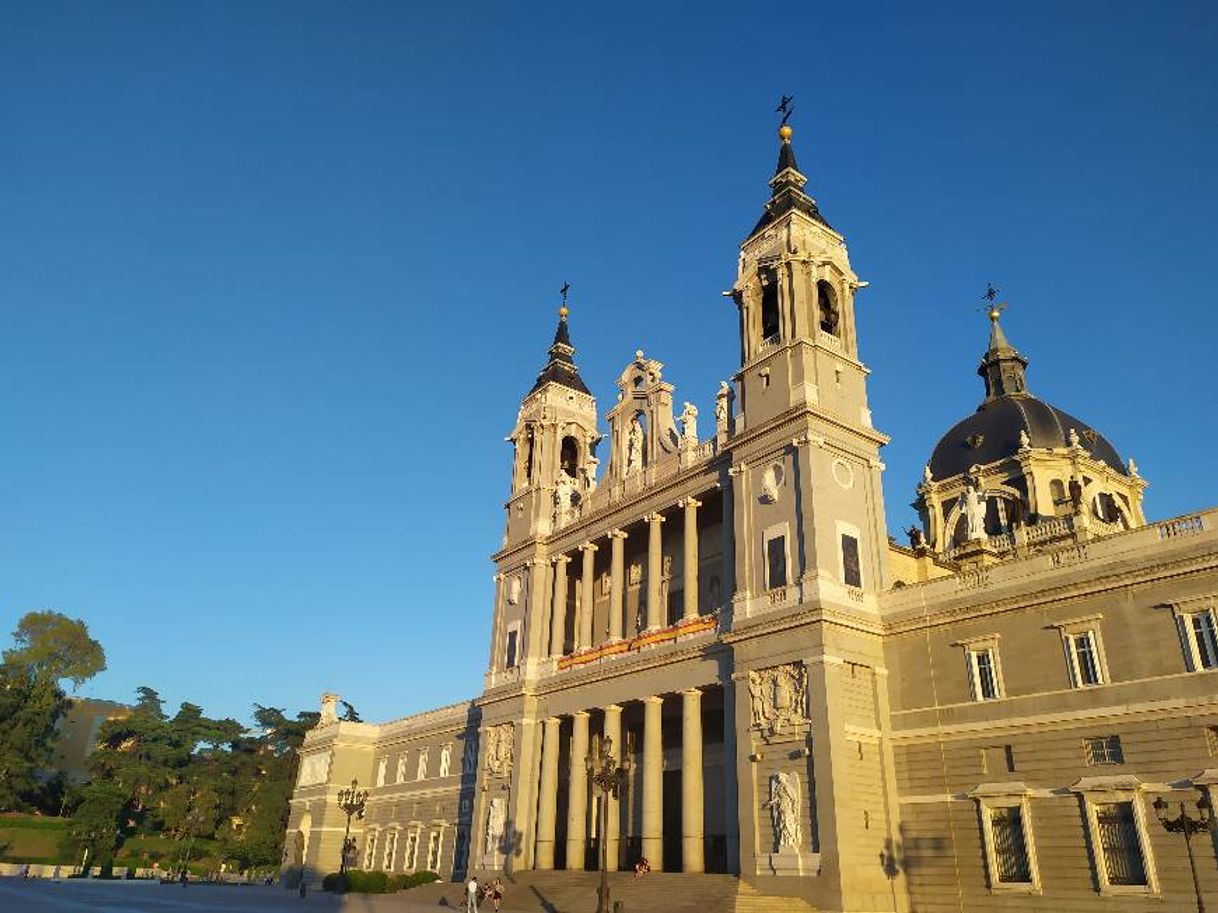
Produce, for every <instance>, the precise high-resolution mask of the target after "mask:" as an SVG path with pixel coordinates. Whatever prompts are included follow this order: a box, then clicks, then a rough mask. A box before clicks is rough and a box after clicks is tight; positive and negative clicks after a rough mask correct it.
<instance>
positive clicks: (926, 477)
mask: <svg viewBox="0 0 1218 913" xmlns="http://www.w3.org/2000/svg"><path fill="white" fill-rule="evenodd" d="M934 480H935V479H934V476H932V475H931V474H930V463H927V464H926V465H925V466H923V467H922V481H923V482H925V483H926V484H928V485H929V484H930V483H931V482H933V481H934Z"/></svg>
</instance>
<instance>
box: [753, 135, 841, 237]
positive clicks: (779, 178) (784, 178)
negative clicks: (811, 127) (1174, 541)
mask: <svg viewBox="0 0 1218 913" xmlns="http://www.w3.org/2000/svg"><path fill="white" fill-rule="evenodd" d="M792 132H793V131H792V130H791V128H790V126H788V125H786V124H784V125H783V126H782V127H780V128H779V129H778V135H779V136H780V137H781V138H782V145H781V146H779V147H778V166H777V167H776V168H775V169H774V176H773V177H772V178H770V187H771V188H773V191H774V192H773V194H771V196H770V199H769V202H767V203H766V204H765V212H763V213H762V214H761V218H760V219H758V220H757V224H756V225H754V226H753V230H752V231H751V232H749V236H750V237H752V236H753V235H755V234H757V232H759V231H761V230H762V229H763V228H765V227H766V226H767V225H769V224H770V223H771V222H774V221H775V220H777V219H778V218H779V217H780V216H783V215H785V214H786V213H788V212H791V211H792V210H794V211H796V212H802V213H803V214H804V215H806V216H809V217H810V218H812V219H815V220H816V221H817V222H820V223H821V224H822V225H824V226H825V227H826V228H832V227H833V226H832V225H830V224H829V223H828V222H827V221H826V220H825V217H824V216H822V215H821V214H820V210H819V209H817V208H816V201H815V200H814V199H812V198H811V197H810V196H808V195H807V194H806V193H804V191H803V187H804V185H805V184H806V183H808V179H807V178H806V177H804V175H803V174H802V173H801V172H800V170H799V165H798V164H796V162H795V147H794V146H792V145H791V134H792Z"/></svg>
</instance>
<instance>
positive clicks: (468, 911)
mask: <svg viewBox="0 0 1218 913" xmlns="http://www.w3.org/2000/svg"><path fill="white" fill-rule="evenodd" d="M478 891H479V887H478V879H477V878H476V877H475V876H472V875H471V876H470V879H469V884H467V885H466V886H465V913H478Z"/></svg>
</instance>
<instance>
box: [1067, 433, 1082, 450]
mask: <svg viewBox="0 0 1218 913" xmlns="http://www.w3.org/2000/svg"><path fill="white" fill-rule="evenodd" d="M1066 440H1067V441H1069V443H1070V446H1071V447H1080V446H1082V445H1081V443H1080V442H1079V439H1078V432H1077V431H1075V430H1074V429H1073V428H1071V429H1070V432H1069V433H1068V434H1067V435H1066Z"/></svg>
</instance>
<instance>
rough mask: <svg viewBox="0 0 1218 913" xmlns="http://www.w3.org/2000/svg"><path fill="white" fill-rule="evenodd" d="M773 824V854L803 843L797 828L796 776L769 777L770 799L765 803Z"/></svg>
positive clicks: (783, 773) (797, 797) (797, 846)
mask: <svg viewBox="0 0 1218 913" xmlns="http://www.w3.org/2000/svg"><path fill="white" fill-rule="evenodd" d="M765 807H766V808H768V809H769V810H770V820H771V821H772V822H773V824H774V852H776V853H777V852H781V851H782V850H784V849H786V848H787V847H790V848H792V849H796V850H797V849H799V847H800V845H801V844H802V843H803V834H802V832H801V831H802V828H800V826H799V778H798V776H797V775H796V774H792V773H787V772H785V771H783V772H781V773H775V774H771V775H770V797H769V800H768V801H767V802H766V803H765Z"/></svg>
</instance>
